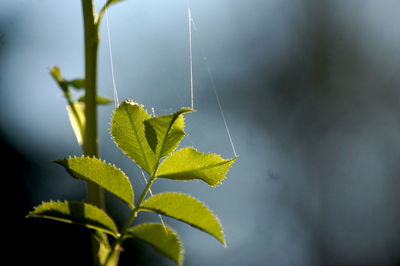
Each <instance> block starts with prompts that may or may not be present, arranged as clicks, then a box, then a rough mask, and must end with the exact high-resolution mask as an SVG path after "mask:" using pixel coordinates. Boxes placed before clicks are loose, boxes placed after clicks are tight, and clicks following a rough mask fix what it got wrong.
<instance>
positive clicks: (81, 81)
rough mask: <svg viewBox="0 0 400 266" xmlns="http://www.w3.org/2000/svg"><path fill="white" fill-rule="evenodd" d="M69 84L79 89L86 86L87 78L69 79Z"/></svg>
mask: <svg viewBox="0 0 400 266" xmlns="http://www.w3.org/2000/svg"><path fill="white" fill-rule="evenodd" d="M68 85H70V86H72V87H74V88H75V89H77V90H80V89H84V88H85V79H73V80H70V81H68Z"/></svg>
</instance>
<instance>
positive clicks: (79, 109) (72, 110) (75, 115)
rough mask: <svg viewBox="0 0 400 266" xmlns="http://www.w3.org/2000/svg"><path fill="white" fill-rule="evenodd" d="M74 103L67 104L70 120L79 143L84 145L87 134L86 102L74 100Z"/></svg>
mask: <svg viewBox="0 0 400 266" xmlns="http://www.w3.org/2000/svg"><path fill="white" fill-rule="evenodd" d="M72 105H73V106H71V105H67V112H68V117H69V122H70V123H71V126H72V129H73V130H74V133H75V137H76V140H77V141H78V144H79V145H81V146H82V145H83V140H84V136H85V121H86V117H85V104H83V103H80V102H74V103H72Z"/></svg>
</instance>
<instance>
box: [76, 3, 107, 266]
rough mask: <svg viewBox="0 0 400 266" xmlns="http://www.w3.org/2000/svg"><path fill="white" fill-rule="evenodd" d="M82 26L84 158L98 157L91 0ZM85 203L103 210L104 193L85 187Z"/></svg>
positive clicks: (95, 31)
mask: <svg viewBox="0 0 400 266" xmlns="http://www.w3.org/2000/svg"><path fill="white" fill-rule="evenodd" d="M82 13H83V26H84V38H85V40H84V41H85V89H86V95H85V120H86V128H85V136H84V139H83V153H84V154H85V155H86V156H95V157H99V151H98V138H97V105H96V95H97V50H98V44H99V38H98V27H97V24H96V22H95V12H94V6H93V0H82ZM87 201H88V202H89V203H91V204H93V205H96V206H98V207H99V208H101V209H105V202H104V192H103V191H102V190H101V189H100V187H99V186H98V185H96V184H94V183H90V182H89V183H88V185H87ZM103 244H105V245H108V243H99V242H98V241H97V240H96V238H95V237H94V236H92V247H93V248H92V252H93V253H92V256H93V262H94V265H100V259H99V250H100V245H103Z"/></svg>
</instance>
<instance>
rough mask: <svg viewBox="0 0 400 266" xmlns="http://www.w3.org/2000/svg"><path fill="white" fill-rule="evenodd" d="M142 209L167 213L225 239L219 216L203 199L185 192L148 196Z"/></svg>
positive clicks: (220, 239)
mask: <svg viewBox="0 0 400 266" xmlns="http://www.w3.org/2000/svg"><path fill="white" fill-rule="evenodd" d="M140 210H144V211H151V212H155V213H158V214H162V215H166V216H169V217H172V218H175V219H177V220H180V221H182V222H185V223H187V224H189V225H191V226H194V227H196V228H198V229H200V230H202V231H204V232H206V233H209V234H210V235H212V236H214V237H215V238H216V239H218V240H219V241H220V242H221V243H222V244H223V245H224V246H226V244H225V239H224V233H223V232H222V226H221V224H220V222H219V220H218V218H217V217H216V216H215V215H214V214H213V213H212V211H211V210H210V209H208V208H207V206H205V205H204V203H202V202H201V201H199V200H197V199H196V198H193V197H192V196H189V195H187V194H183V193H173V192H166V193H160V194H157V195H154V196H152V197H150V198H148V199H147V200H146V201H144V202H143V203H142V204H141V205H140Z"/></svg>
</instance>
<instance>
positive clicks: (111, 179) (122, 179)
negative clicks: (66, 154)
mask: <svg viewBox="0 0 400 266" xmlns="http://www.w3.org/2000/svg"><path fill="white" fill-rule="evenodd" d="M55 162H56V163H58V164H60V165H62V166H63V167H64V168H65V169H66V170H67V172H68V173H70V174H71V175H72V176H73V177H75V178H78V179H83V180H86V181H90V182H93V183H95V184H97V185H99V186H100V187H102V188H104V189H105V190H107V191H109V192H110V193H112V194H114V195H115V196H117V197H119V198H120V199H121V200H123V201H124V202H126V203H127V204H128V205H129V206H130V207H131V208H133V190H132V185H131V183H130V181H129V179H128V177H127V176H126V175H125V173H124V172H122V170H121V169H119V168H117V167H115V166H114V165H111V164H108V163H106V162H104V161H102V160H100V159H98V158H95V157H93V158H91V157H85V156H82V157H70V158H68V159H61V160H56V161H55Z"/></svg>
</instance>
